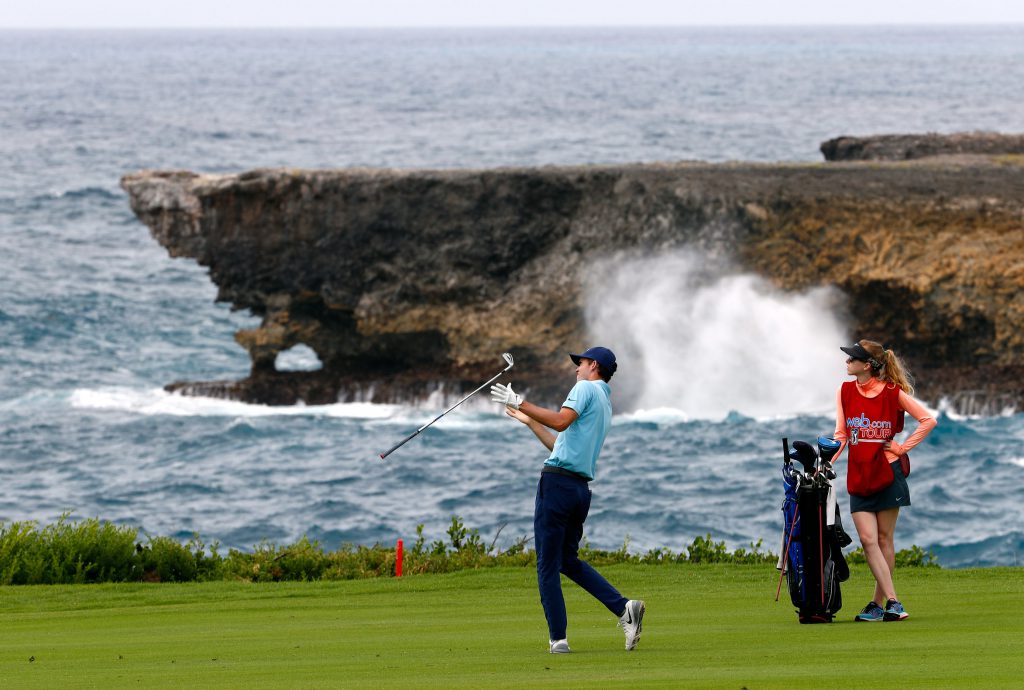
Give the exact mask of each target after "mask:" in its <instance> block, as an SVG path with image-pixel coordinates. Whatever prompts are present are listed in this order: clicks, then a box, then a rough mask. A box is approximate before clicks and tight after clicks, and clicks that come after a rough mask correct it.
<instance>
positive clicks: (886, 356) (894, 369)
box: [860, 340, 914, 395]
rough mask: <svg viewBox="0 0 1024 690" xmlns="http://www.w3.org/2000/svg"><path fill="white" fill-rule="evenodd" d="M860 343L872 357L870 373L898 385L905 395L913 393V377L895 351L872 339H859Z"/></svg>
mask: <svg viewBox="0 0 1024 690" xmlns="http://www.w3.org/2000/svg"><path fill="white" fill-rule="evenodd" d="M860 345H861V347H863V348H864V349H865V350H867V351H868V352H869V353H871V356H872V358H873V361H872V362H871V373H873V374H874V375H875V376H876V377H877V378H879V379H880V380H882V381H885V382H887V383H892V384H895V385H897V386H899V387H900V388H901V389H903V392H904V393H906V394H907V395H913V394H914V377H913V376H911V374H910V371H909V370H908V369H907V366H906V365H905V364H904V363H903V360H902V359H900V358H899V357H897V356H896V353H895V352H893V351H892V350H886V349H885V348H884V347H882V345H881V344H880V343H876V342H875V341H874V340H861V341H860ZM876 365H878V366H876Z"/></svg>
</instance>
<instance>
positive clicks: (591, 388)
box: [544, 380, 612, 479]
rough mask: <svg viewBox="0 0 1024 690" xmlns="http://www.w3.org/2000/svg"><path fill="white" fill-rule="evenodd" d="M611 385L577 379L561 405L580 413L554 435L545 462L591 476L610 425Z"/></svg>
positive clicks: (592, 476)
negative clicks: (552, 445) (551, 446)
mask: <svg viewBox="0 0 1024 690" xmlns="http://www.w3.org/2000/svg"><path fill="white" fill-rule="evenodd" d="M611 395H612V389H611V386H609V385H608V384H607V383H605V382H604V381H600V380H598V381H577V382H576V385H575V386H573V387H572V390H571V391H569V395H568V397H566V399H565V402H564V403H562V407H568V408H570V409H572V410H574V411H575V412H576V414H577V415H579V416H578V417H577V418H576V421H575V422H573V423H572V424H570V425H569V428H567V429H566V430H565V431H563V432H561V433H560V434H558V436H557V437H556V438H555V447H554V448H553V449H552V450H551V456H550V457H549V458H548V459H547V460H545V461H544V464H545V465H553V466H554V467H561V468H562V469H564V470H569V471H570V472H575V473H577V474H582V475H583V476H585V477H588V478H590V479H593V478H594V473H595V471H596V469H597V456H598V455H600V454H601V446H603V445H604V437H605V436H607V435H608V429H609V428H610V427H611V425H612V400H611Z"/></svg>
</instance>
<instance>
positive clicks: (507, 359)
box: [380, 352, 513, 460]
mask: <svg viewBox="0 0 1024 690" xmlns="http://www.w3.org/2000/svg"><path fill="white" fill-rule="evenodd" d="M501 358H502V359H504V360H505V363H506V364H508V366H507V367H505V368H504V369H502V370H501V371H499V372H498V373H497V374H495V375H494V376H492V377H491V378H489V379H487V380H486V381H484V384H483V386H480V387H479V388H477V389H476V390H475V391H473V392H472V393H470V394H469V395H467V396H466V397H464V398H463V399H462V400H460V401H459V402H457V403H455V404H454V405H452V406H451V407H449V408H448V409H447V410H445V411H444V412H442V413H441V414H439V415H437V416H436V417H434V418H433V419H431V420H430V421H429V422H427V423H426V424H424V425H423V426H421V427H420V428H419V429H417V430H416V431H414V432H412V433H411V434H409V435H408V436H406V437H405V438H403V439H402V440H401V441H399V442H398V443H396V444H395V445H393V446H391V448H389V449H388V450H386V451H384V452H383V453H381V454H380V459H381V460H383V459H384V458H386V457H387V456H389V455H391V454H392V453H394V452H395V451H396V450H398V449H399V448H401V447H402V446H404V445H405V444H406V443H408V442H409V441H411V440H413V439H414V438H416V437H417V436H419V435H420V432H421V431H423V430H424V429H426V428H427V427H428V426H430V425H431V424H433V423H434V422H436V421H437V420H439V419H441V417H444V416H445V415H446V414H448V413H449V412H451V411H452V410H454V409H455V408H456V407H458V406H459V405H461V404H462V403H464V402H466V401H467V400H469V399H470V398H472V397H473V396H474V395H476V394H477V393H479V392H480V391H482V390H483V389H484V387H485V386H487V385H488V384H491V383H493V382H494V381H496V380H497V379H498V378H499V377H500V376H501V375H502V374H504V373H505V372H506V371H508V370H509V369H511V368H512V364H513V361H512V355H511V354H509V353H508V352H505V353H504V354H502V355H501Z"/></svg>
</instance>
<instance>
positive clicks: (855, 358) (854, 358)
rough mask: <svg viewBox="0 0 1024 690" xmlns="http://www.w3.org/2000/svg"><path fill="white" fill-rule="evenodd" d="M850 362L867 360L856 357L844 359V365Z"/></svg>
mask: <svg viewBox="0 0 1024 690" xmlns="http://www.w3.org/2000/svg"><path fill="white" fill-rule="evenodd" d="M851 362H867V360H866V359H858V358H857V357H847V358H846V363H847V364H850V363H851Z"/></svg>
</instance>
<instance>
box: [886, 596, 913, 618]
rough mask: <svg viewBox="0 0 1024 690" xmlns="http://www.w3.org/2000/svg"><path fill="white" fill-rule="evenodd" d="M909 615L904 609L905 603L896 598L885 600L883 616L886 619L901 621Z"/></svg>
mask: <svg viewBox="0 0 1024 690" xmlns="http://www.w3.org/2000/svg"><path fill="white" fill-rule="evenodd" d="M908 616H910V614H909V613H907V612H906V611H904V610H903V604H901V603H900V602H898V601H896V600H895V599H890V600H889V601H887V602H885V614H884V616H883V619H884V620H885V621H901V620H903V619H904V618H907V617H908Z"/></svg>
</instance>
